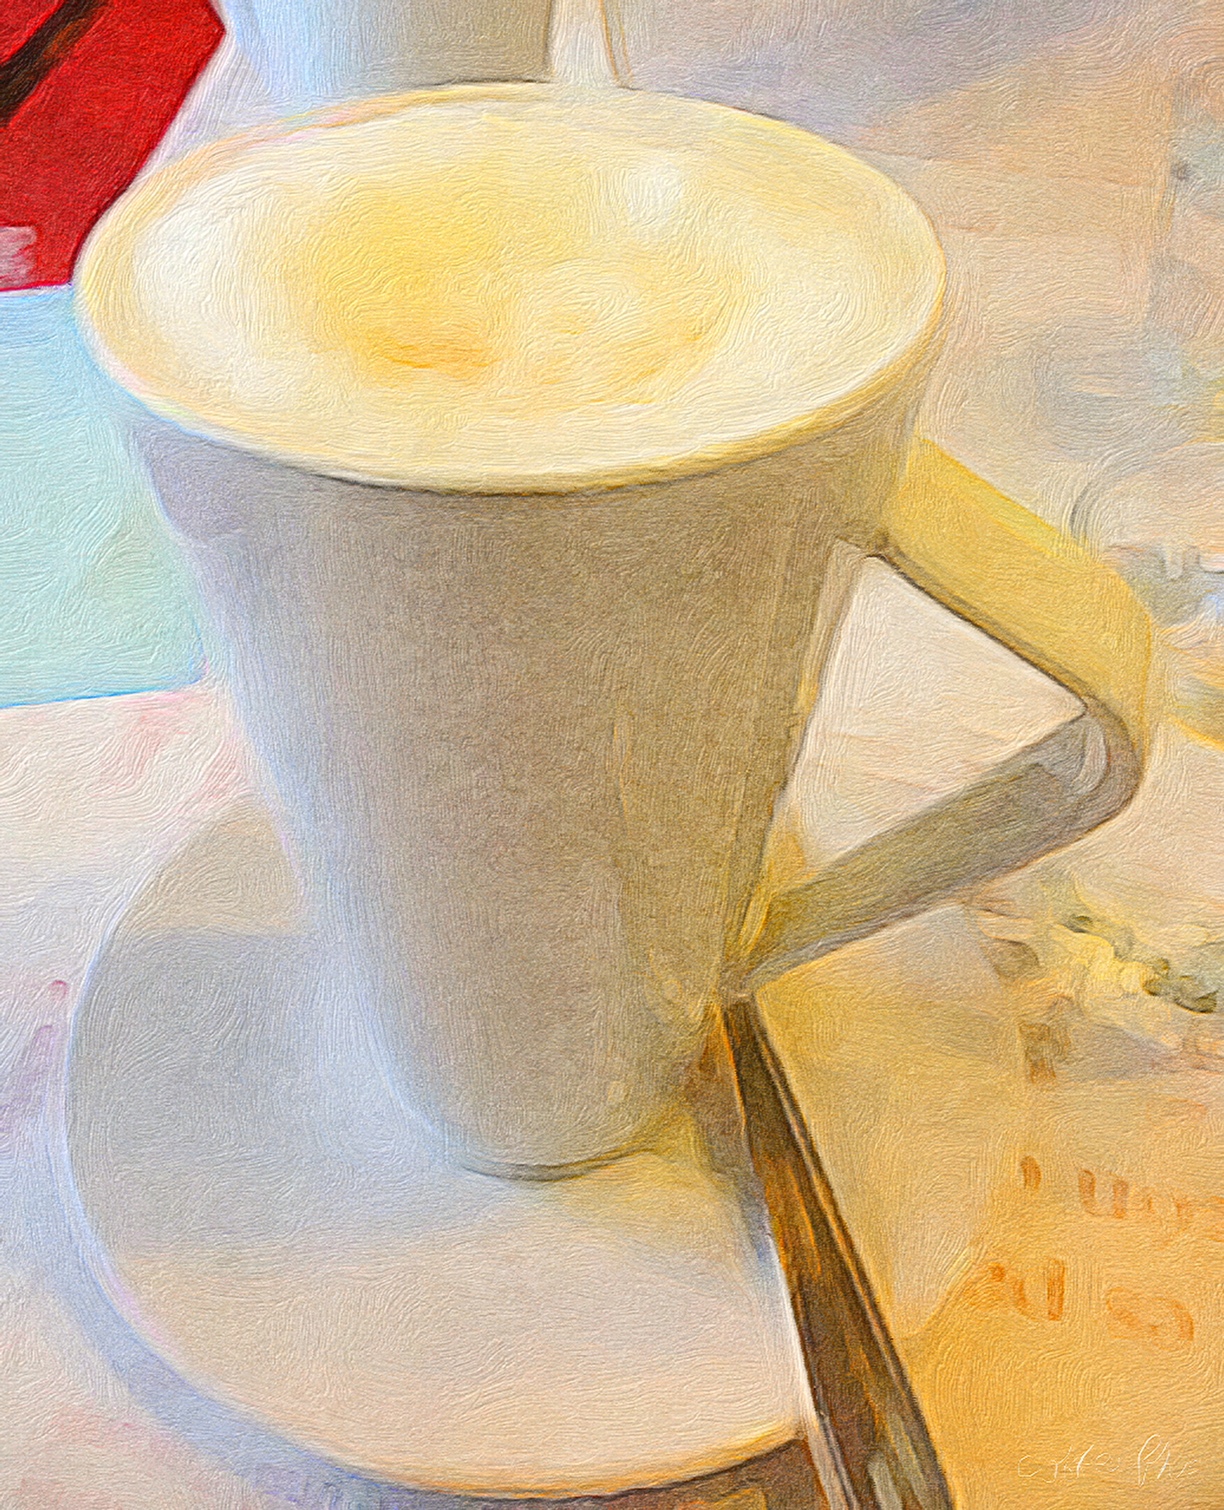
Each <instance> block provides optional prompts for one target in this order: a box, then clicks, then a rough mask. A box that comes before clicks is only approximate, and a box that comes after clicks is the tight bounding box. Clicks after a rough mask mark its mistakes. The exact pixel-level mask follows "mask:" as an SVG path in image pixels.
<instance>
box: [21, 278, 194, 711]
mask: <svg viewBox="0 0 1224 1510" xmlns="http://www.w3.org/2000/svg"><path fill="white" fill-rule="evenodd" d="M128 402H129V401H128V400H127V399H126V398H125V397H124V396H123V395H122V394H121V393H120V392H119V390H118V389H116V388H115V386H114V385H113V384H112V383H111V382H110V381H109V380H108V379H107V378H106V377H104V376H103V374H102V373H101V372H100V371H99V370H98V369H97V368H96V367H95V366H94V364H93V362H92V361H91V359H90V357H89V355H88V353H87V351H86V349H85V347H84V345H83V343H82V341H81V338H80V335H79V333H78V331H77V329H76V325H75V323H74V321H73V318H72V293H71V290H70V289H68V288H55V289H48V290H41V291H38V292H35V293H5V294H0V707H5V706H7V707H12V706H14V705H15V704H20V703H41V702H57V701H62V700H65V699H69V698H83V697H109V696H115V695H117V694H120V693H128V692H148V691H154V690H164V689H166V688H172V687H181V686H184V685H186V684H187V683H189V682H192V681H194V680H196V678H197V677H199V676H200V675H201V673H202V671H203V669H204V654H203V648H202V642H201V637H200V632H199V629H198V627H197V623H198V619H197V613H196V607H195V599H194V595H193V591H192V588H191V586H190V584H189V582H188V578H187V573H186V568H185V567H184V566H183V565H181V564H180V562H179V559H178V556H177V553H176V550H175V546H174V542H173V539H172V538H171V535H170V531H169V527H168V526H167V525H166V524H165V522H164V520H163V519H162V517H161V514H160V512H159V510H158V507H157V502H156V499H155V497H154V495H153V491H152V488H151V486H150V483H149V481H148V479H147V477H146V476H145V475H144V473H143V471H142V469H141V468H140V465H139V463H138V462H137V461H136V460H135V458H134V457H133V456H132V455H131V454H130V452H129V449H128V446H127V442H126V439H125V436H126V431H127V422H126V416H127V414H128V413H129V412H130V411H129V409H128Z"/></svg>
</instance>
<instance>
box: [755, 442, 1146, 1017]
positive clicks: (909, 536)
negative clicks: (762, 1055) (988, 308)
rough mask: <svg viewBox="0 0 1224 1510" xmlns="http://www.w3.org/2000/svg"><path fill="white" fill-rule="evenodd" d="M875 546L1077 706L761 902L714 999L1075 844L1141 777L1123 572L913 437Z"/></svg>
mask: <svg viewBox="0 0 1224 1510" xmlns="http://www.w3.org/2000/svg"><path fill="white" fill-rule="evenodd" d="M872 554H873V555H876V556H878V557H880V558H881V559H883V560H884V561H887V562H888V563H889V564H890V565H891V566H893V567H894V568H895V569H896V570H897V571H899V572H900V573H901V574H902V575H903V576H905V577H906V578H908V579H909V581H911V582H912V583H914V585H915V586H917V587H919V588H921V590H922V591H923V592H925V593H927V594H928V595H929V596H930V597H932V598H934V599H935V600H936V601H937V602H939V603H941V604H943V605H944V606H945V607H946V608H949V609H951V610H952V611H953V612H954V613H956V614H958V615H959V616H960V617H961V618H963V619H966V620H968V622H969V623H971V624H974V625H976V626H977V628H979V629H981V630H983V631H984V632H985V633H986V634H988V635H990V636H991V638H992V639H995V640H997V641H998V642H999V643H1000V644H1001V645H1004V646H1006V648H1007V649H1009V650H1011V651H1014V652H1015V653H1016V654H1017V655H1019V656H1021V657H1022V658H1023V659H1024V660H1026V661H1028V662H1029V663H1030V664H1031V665H1033V666H1035V667H1036V668H1037V669H1038V670H1039V671H1043V672H1045V673H1046V675H1047V676H1050V677H1052V678H1053V679H1054V680H1055V681H1057V682H1059V683H1060V684H1061V685H1062V686H1063V687H1065V688H1066V689H1067V690H1068V691H1069V692H1071V693H1073V694H1074V695H1075V696H1076V697H1077V698H1078V699H1079V701H1080V702H1081V703H1082V705H1083V712H1082V713H1080V714H1079V715H1077V716H1076V717H1074V718H1073V719H1071V720H1070V721H1069V722H1067V723H1065V724H1062V725H1061V726H1060V727H1059V728H1058V729H1056V730H1055V731H1054V732H1053V733H1052V734H1049V735H1047V736H1046V737H1045V738H1043V739H1041V740H1040V741H1038V742H1037V743H1036V744H1033V745H1030V746H1028V747H1027V748H1026V749H1024V750H1022V751H1021V752H1020V753H1019V754H1018V755H1015V756H1013V757H1011V758H1010V759H1009V760H1007V761H1005V762H1003V764H1001V765H999V766H997V767H996V768H995V769H994V770H993V771H992V772H991V773H990V774H989V775H987V776H986V777H984V778H983V779H982V780H980V781H978V782H976V783H974V784H973V785H972V786H970V787H968V788H966V789H965V790H964V791H962V792H960V793H958V794H957V795H956V796H954V797H950V798H946V799H944V800H943V801H941V802H938V803H935V804H933V805H932V806H931V807H929V808H927V809H925V810H924V811H922V812H921V813H919V814H918V815H917V816H916V817H914V818H912V819H910V820H909V821H908V822H906V823H903V824H901V825H900V826H898V827H896V828H893V829H890V830H888V831H886V832H885V833H883V834H879V835H877V836H875V837H874V838H872V839H869V840H867V841H866V842H865V843H864V844H862V845H860V846H859V847H858V848H856V849H853V850H851V851H849V853H847V854H845V855H843V856H841V857H840V858H838V859H836V860H834V861H833V862H832V863H831V864H830V865H828V866H827V867H826V868H825V869H823V870H821V871H819V872H818V873H817V874H816V875H815V876H814V877H812V878H811V879H809V880H807V881H805V882H802V883H800V884H798V885H796V886H793V887H790V888H787V889H785V890H782V891H780V892H778V893H777V894H776V895H774V896H773V897H772V898H770V899H769V900H768V903H767V905H766V906H765V908H764V909H763V914H762V913H760V912H758V913H757V916H758V918H760V920H761V921H760V926H759V928H757V930H756V931H755V933H754V934H753V935H752V936H751V937H745V938H744V939H742V940H741V944H740V947H739V948H738V949H737V950H736V952H735V954H734V955H733V957H732V958H731V960H730V961H729V965H728V979H727V981H726V988H727V995H726V997H725V999H726V1000H735V999H737V998H740V997H743V996H745V995H747V994H750V993H752V992H754V991H758V990H760V989H761V987H763V986H766V985H768V984H769V983H770V982H771V981H774V980H776V979H778V977H779V976H781V975H784V974H785V973H786V972H787V971H789V970H793V969H795V968H796V967H798V966H800V965H804V964H807V963H809V962H810V961H812V960H815V959H818V958H820V957H821V956H822V955H824V954H828V953H830V952H831V951H832V950H834V949H838V948H840V947H841V946H842V945H843V944H848V943H851V942H852V941H853V940H855V939H860V938H864V937H866V936H867V935H868V934H870V933H873V932H875V931H876V930H877V929H879V928H883V927H885V926H886V925H887V924H889V923H895V922H900V921H901V920H902V919H904V918H908V917H912V916H914V915H915V914H917V913H919V912H922V911H924V910H925V909H927V908H929V907H931V906H933V905H934V904H936V903H938V902H940V901H944V900H947V899H948V898H949V897H951V896H953V895H954V894H955V893H957V892H958V891H960V890H962V889H963V888H965V887H968V886H973V885H977V884H980V883H981V882H983V881H986V880H989V879H990V878H991V877H993V876H997V875H1000V874H1002V873H1004V872H1005V871H1009V870H1015V869H1017V868H1018V867H1019V866H1021V865H1025V864H1027V863H1028V862H1029V861H1032V860H1035V859H1037V858H1038V857H1039V856H1040V855H1044V854H1046V853H1047V852H1048V851H1050V850H1053V849H1058V848H1060V847H1061V846H1063V845H1065V844H1069V843H1071V841H1072V840H1074V839H1078V838H1079V837H1080V836H1081V835H1083V834H1085V833H1087V832H1088V831H1089V830H1090V829H1092V828H1095V827H1096V826H1097V825H1098V824H1100V823H1103V822H1104V821H1105V820H1106V819H1107V818H1111V817H1112V816H1113V815H1114V814H1115V813H1117V812H1118V811H1119V810H1120V809H1121V808H1122V807H1124V806H1125V804H1126V803H1127V802H1128V801H1129V800H1130V798H1131V796H1132V795H1133V794H1134V791H1135V789H1136V787H1137V785H1138V782H1139V777H1140V774H1141V771H1142V767H1143V754H1144V743H1145V738H1146V724H1147V688H1148V666H1149V661H1150V654H1151V635H1150V623H1149V620H1148V618H1147V615H1146V613H1145V612H1144V610H1143V608H1142V607H1141V606H1140V604H1139V602H1138V600H1137V599H1136V598H1135V596H1134V594H1133V593H1132V592H1131V590H1130V588H1129V587H1128V586H1127V585H1126V583H1125V582H1124V581H1123V580H1122V579H1121V577H1119V576H1118V575H1117V574H1116V573H1115V572H1113V571H1111V570H1110V569H1109V568H1108V567H1107V566H1105V565H1104V564H1103V563H1102V562H1100V561H1097V560H1096V559H1095V558H1094V557H1093V556H1091V555H1090V554H1089V553H1088V552H1087V551H1086V550H1084V549H1083V548H1082V547H1080V546H1079V545H1077V544H1076V543H1075V542H1074V541H1073V540H1072V539H1071V538H1070V537H1069V536H1067V535H1065V534H1063V533H1062V532H1061V531H1059V530H1057V529H1055V528H1053V527H1052V526H1051V525H1048V524H1046V523H1045V522H1044V521H1042V520H1040V519H1038V518H1037V517H1036V515H1034V514H1032V513H1030V512H1029V511H1028V510H1027V509H1025V508H1022V507H1021V506H1020V505H1019V504H1017V503H1013V502H1012V500H1011V499H1009V498H1006V497H1004V496H1003V495H1002V494H1001V493H999V492H997V491H996V490H995V489H994V488H992V487H991V486H990V485H989V483H986V482H983V481H982V479H981V478H979V477H976V476H975V475H974V474H973V473H972V472H970V471H969V470H968V469H967V468H965V467H963V466H961V465H960V464H959V463H958V462H955V461H953V460H952V458H951V457H949V456H947V455H946V454H945V453H944V452H943V451H941V450H940V449H939V448H938V447H937V446H934V445H932V444H931V443H930V442H929V441H918V442H916V443H915V446H914V449H913V451H912V453H911V456H910V459H909V465H908V469H907V472H906V477H905V480H904V483H903V484H902V487H901V489H900V491H899V493H898V494H897V496H896V498H895V500H894V502H893V505H892V507H891V509H890V511H889V513H888V516H887V518H886V520H885V522H884V525H883V528H882V530H881V533H880V536H879V537H878V539H877V540H876V541H875V542H874V544H873V547H872Z"/></svg>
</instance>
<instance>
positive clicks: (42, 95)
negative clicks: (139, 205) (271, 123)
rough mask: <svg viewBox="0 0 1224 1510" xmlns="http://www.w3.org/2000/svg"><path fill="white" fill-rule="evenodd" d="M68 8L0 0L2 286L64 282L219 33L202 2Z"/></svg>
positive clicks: (46, 1)
mask: <svg viewBox="0 0 1224 1510" xmlns="http://www.w3.org/2000/svg"><path fill="white" fill-rule="evenodd" d="M70 7H71V8H70V9H66V10H61V5H60V0H0V288H36V287H40V286H43V285H45V284H53V283H66V282H67V281H68V279H69V278H70V277H71V276H72V266H73V263H74V261H75V260H76V255H77V252H78V251H79V250H80V246H81V243H82V241H84V239H85V237H86V236H87V235H88V234H89V231H90V229H91V227H92V226H93V224H94V221H95V220H97V218H98V216H99V215H101V213H102V212H103V210H105V209H106V208H107V206H108V205H110V204H111V203H112V202H113V201H114V200H115V199H117V198H118V196H119V195H120V194H121V193H122V192H123V190H124V189H125V188H127V186H128V184H129V183H131V181H132V179H133V178H134V177H135V175H136V173H137V172H138V171H139V169H140V166H141V164H142V163H143V162H144V160H145V158H146V157H148V155H149V153H150V152H151V151H152V150H153V148H154V147H155V146H156V145H157V143H158V142H159V141H160V140H161V137H162V134H163V133H164V132H165V130H166V127H167V126H168V125H169V124H170V122H171V121H172V120H173V119H174V116H175V115H176V114H177V112H178V109H179V106H180V105H181V104H182V102H183V99H184V98H185V96H186V94H187V91H188V90H189V89H190V88H191V86H192V84H193V83H194V82H195V79H196V76H197V75H198V74H199V72H200V70H201V69H202V68H203V67H204V64H205V63H206V62H207V61H208V59H209V58H210V57H211V55H212V53H213V50H214V49H215V48H216V46H217V43H218V42H219V41H220V40H221V36H222V28H221V23H220V22H219V21H218V20H217V17H216V15H215V13H214V12H213V10H212V8H211V6H209V5H208V3H207V0H98V3H97V4H96V5H94V4H90V3H84V4H83V3H82V0H70ZM57 16H59V17H60V18H61V21H62V20H63V18H65V17H70V19H68V21H67V24H62V25H61V24H59V23H57V19H56V18H57ZM57 26H58V30H57ZM6 70H7V72H6ZM6 86H7V90H8V92H7V94H6ZM6 99H7V100H8V101H9V110H10V111H11V113H8V118H7V121H5V120H4V118H3V117H4V114H5V113H6V112H5V101H6ZM14 99H17V100H18V101H19V102H18V103H17V104H16V108H15V109H14V108H12V101H13V100H14Z"/></svg>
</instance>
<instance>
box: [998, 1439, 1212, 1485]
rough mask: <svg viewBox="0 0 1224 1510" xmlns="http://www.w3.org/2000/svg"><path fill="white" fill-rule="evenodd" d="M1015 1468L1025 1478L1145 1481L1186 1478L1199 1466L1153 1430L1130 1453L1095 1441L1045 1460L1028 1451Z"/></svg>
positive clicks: (1145, 1482) (1141, 1482) (1140, 1482)
mask: <svg viewBox="0 0 1224 1510" xmlns="http://www.w3.org/2000/svg"><path fill="white" fill-rule="evenodd" d="M1016 1472H1017V1473H1018V1474H1019V1475H1020V1477H1021V1478H1022V1479H1035V1478H1040V1477H1047V1476H1048V1477H1049V1478H1052V1479H1057V1478H1088V1477H1093V1476H1102V1477H1104V1476H1114V1477H1123V1478H1126V1479H1129V1480H1130V1482H1132V1483H1135V1484H1138V1485H1143V1484H1147V1483H1151V1482H1154V1481H1155V1480H1156V1479H1162V1478H1163V1479H1180V1478H1185V1477H1188V1476H1191V1475H1193V1474H1194V1473H1195V1472H1196V1469H1195V1465H1194V1464H1193V1463H1192V1462H1190V1461H1189V1459H1186V1458H1179V1457H1178V1456H1177V1454H1176V1452H1175V1451H1174V1448H1173V1444H1172V1443H1171V1442H1169V1441H1166V1440H1165V1438H1164V1437H1160V1436H1157V1435H1155V1433H1153V1434H1152V1435H1151V1436H1150V1437H1148V1438H1147V1440H1146V1441H1145V1442H1143V1443H1142V1445H1141V1446H1140V1447H1138V1448H1137V1449H1136V1450H1135V1451H1134V1452H1133V1453H1132V1454H1130V1455H1129V1456H1127V1455H1118V1454H1115V1453H1109V1452H1101V1451H1098V1449H1097V1446H1096V1443H1095V1442H1093V1443H1090V1444H1089V1445H1088V1446H1087V1447H1085V1448H1084V1449H1083V1450H1082V1451H1081V1450H1080V1449H1079V1448H1069V1449H1068V1450H1067V1451H1066V1452H1064V1453H1063V1455H1062V1457H1060V1458H1052V1459H1050V1460H1048V1461H1046V1462H1043V1461H1042V1460H1041V1459H1040V1458H1036V1457H1033V1456H1032V1455H1031V1454H1030V1453H1025V1455H1024V1456H1023V1457H1022V1458H1021V1459H1020V1461H1019V1462H1018V1463H1017V1464H1016Z"/></svg>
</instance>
